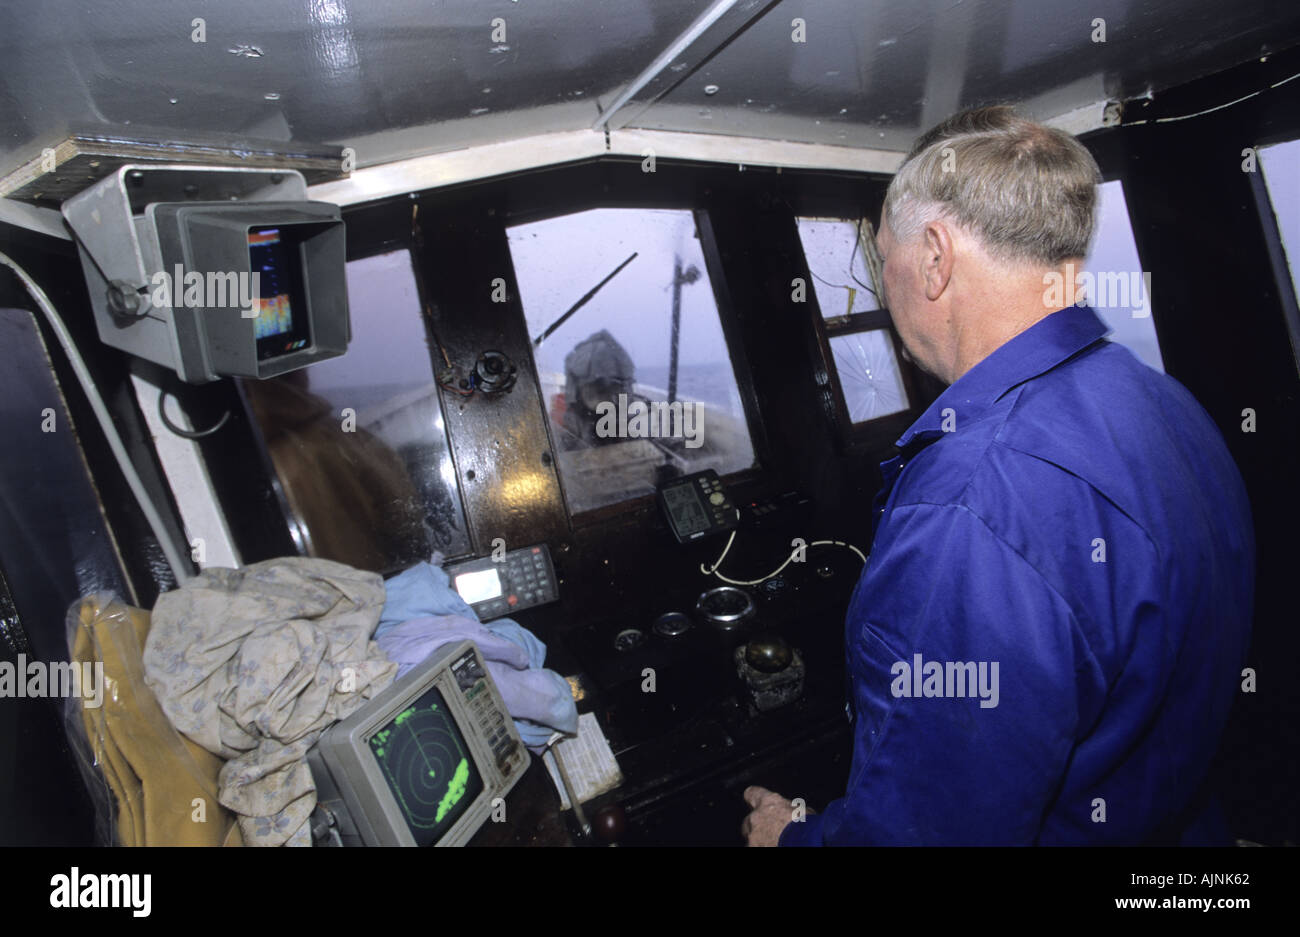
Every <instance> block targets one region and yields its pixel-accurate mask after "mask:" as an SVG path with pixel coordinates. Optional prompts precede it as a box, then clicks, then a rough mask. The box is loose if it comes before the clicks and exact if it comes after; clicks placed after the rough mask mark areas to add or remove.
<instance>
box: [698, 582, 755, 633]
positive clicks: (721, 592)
mask: <svg viewBox="0 0 1300 937" xmlns="http://www.w3.org/2000/svg"><path fill="white" fill-rule="evenodd" d="M695 610H696V611H697V612H699V613H700V615H701V616H702V617H703V618H704V620H705V621H707V622H708V623H709V624H711V625H713V626H714V627H717V628H721V629H723V630H724V631H729V630H730V629H732V628H739V627H740V626H741V625H742V624H744V623H745V622H746V621H748V620H749V619H750V618H752V617H753V615H754V600H753V599H751V598H750V597H749V593H748V592H745V591H743V590H741V589H737V588H736V587H735V586H719V587H718V588H716V589H710V590H709V591H708V592H705V593H704V594H703V595H701V596H700V598H699V601H698V602H696V603H695Z"/></svg>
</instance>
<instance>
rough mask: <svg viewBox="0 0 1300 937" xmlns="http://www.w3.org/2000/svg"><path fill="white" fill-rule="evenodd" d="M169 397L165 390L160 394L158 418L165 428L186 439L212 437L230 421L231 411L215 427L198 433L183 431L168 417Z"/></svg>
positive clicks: (224, 414)
mask: <svg viewBox="0 0 1300 937" xmlns="http://www.w3.org/2000/svg"><path fill="white" fill-rule="evenodd" d="M169 396H170V395H169V394H168V393H167V391H165V390H162V391H159V392H158V418H159V419H161V420H162V422H163V426H165V427H167V428H168V429H169V430H171V431H172V432H173V433H175V434H176V435H177V436H180V437H182V438H184V439H202V438H203V437H204V436H211V435H212V434H213V433H215V432H216V431H217V430H219V429H221V427H223V426H225V425H226V421H227V420H229V419H230V411H229V410H227V411H226V412H225V413H223V414H222V415H221V419H219V420H217V422H216V424H215V425H213V426H210V427H208V428H207V429H204V430H197V431H195V430H188V429H181V428H180V427H179V426H177V425H176V424H175V423H173V422H172V421H171V420H170V419H169V418H168V417H167V408H166V406H164V404H166V403H167V398H168V397H169ZM176 402H177V403H178V404H179V403H180V401H179V400H177V401H176Z"/></svg>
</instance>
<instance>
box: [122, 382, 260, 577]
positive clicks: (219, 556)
mask: <svg viewBox="0 0 1300 937" xmlns="http://www.w3.org/2000/svg"><path fill="white" fill-rule="evenodd" d="M131 383H132V384H133V385H134V387H135V399H136V401H137V402H138V403H139V404H140V412H141V413H142V414H143V415H144V419H145V423H147V424H148V426H149V432H150V434H151V435H152V436H153V444H154V451H156V452H157V453H158V461H159V463H161V465H162V468H163V473H164V474H165V475H166V476H167V484H168V487H170V488H171V490H172V496H173V497H174V498H175V499H176V507H177V509H179V510H180V512H181V523H182V524H183V525H184V528H185V537H186V539H187V540H188V541H189V543H190V548H191V549H193V545H194V542H195V540H198V539H202V541H203V554H204V556H203V561H202V562H201V563H199V564H198V565H199V568H200V569H207V568H208V567H210V566H229V567H234V568H238V567H239V566H241V565H243V564H241V563H240V561H239V553H238V551H237V550H236V549H235V542H234V538H232V537H231V536H230V528H229V527H227V526H226V519H225V517H224V516H223V515H222V513H221V511H220V509H219V508H218V507H217V496H216V493H215V492H214V491H213V489H212V481H211V479H209V478H208V469H207V465H206V464H205V463H204V461H203V455H202V454H201V453H200V451H199V444H198V443H197V442H195V441H194V440H192V439H185V438H184V437H182V436H177V435H176V434H175V433H173V432H172V431H171V430H169V429H168V428H167V427H165V426H163V424H162V421H161V420H160V419H158V390H159V389H158V387H157V386H156V385H155V384H154V383H153V382H152V381H149V380H147V379H145V378H143V377H141V376H140V375H138V374H132V375H131ZM168 410H169V411H170V412H169V413H168V416H170V417H171V421H172V422H173V423H175V424H176V425H177V426H180V427H182V428H183V429H188V430H193V429H194V427H193V426H191V425H190V421H189V418H188V417H187V416H185V415H184V414H180V413H179V408H178V407H177V406H176V401H175V400H172V401H171V407H169V408H168Z"/></svg>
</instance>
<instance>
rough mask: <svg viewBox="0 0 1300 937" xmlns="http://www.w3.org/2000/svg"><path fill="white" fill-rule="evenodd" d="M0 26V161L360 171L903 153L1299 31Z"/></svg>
mask: <svg viewBox="0 0 1300 937" xmlns="http://www.w3.org/2000/svg"><path fill="white" fill-rule="evenodd" d="M3 16H4V19H5V23H4V26H5V28H4V31H3V34H2V35H3V38H0V49H3V52H4V56H5V75H4V85H3V87H4V91H3V94H0V127H3V128H4V130H3V136H2V137H0V160H6V161H7V160H9V159H11V158H13V157H14V156H19V155H21V156H29V155H32V152H33V147H34V148H36V149H39V148H40V147H41V146H45V145H49V144H50V143H51V142H52V141H57V140H59V139H62V138H63V136H66V134H67V133H68V132H69V131H70V130H72V129H75V128H77V127H80V126H82V125H90V126H94V127H98V128H101V129H104V130H108V129H113V130H116V131H117V132H119V133H122V134H127V135H129V134H130V133H131V131H130V130H129V129H128V128H132V127H135V128H153V129H162V130H166V131H169V132H170V133H171V134H173V135H175V136H177V137H178V138H185V137H186V136H187V135H196V134H218V135H220V136H222V137H224V138H232V137H238V136H241V135H243V136H248V137H253V138H260V139H268V140H281V141H295V142H299V143H307V144H315V143H337V144H339V145H347V146H351V147H353V148H355V150H356V154H357V165H359V166H362V167H364V166H370V165H377V164H382V163H389V162H393V161H395V160H400V159H405V158H408V157H412V156H418V155H422V154H426V153H433V152H445V151H451V150H457V149H462V148H465V147H470V146H478V145H483V144H488V143H499V142H503V141H509V140H514V139H520V138H525V137H531V136H537V135H540V134H549V133H559V132H564V131H577V130H585V129H591V128H594V129H596V130H606V129H607V130H610V131H616V130H623V129H628V130H656V131H671V132H680V133H692V134H723V135H727V136H741V137H749V138H754V139H759V140H784V141H795V142H801V143H817V144H825V145H831V146H842V147H853V148H866V149H880V150H888V151H901V152H906V151H907V150H908V149H909V148H910V146H911V144H912V141H913V140H914V139H915V138H916V137H917V136H918V135H919V134H920V133H921V132H922V131H924V130H925V129H927V128H929V127H931V126H933V125H934V124H935V123H937V122H938V121H939V120H941V119H942V118H943V117H945V116H947V115H949V114H952V113H954V112H955V111H958V110H960V109H961V108H963V107H969V106H973V105H976V104H984V103H989V102H1005V101H1014V102H1016V103H1017V104H1018V105H1020V106H1021V107H1022V109H1023V111H1024V113H1025V115H1026V116H1029V117H1032V118H1034V119H1036V120H1048V119H1052V118H1059V117H1061V116H1062V115H1065V114H1068V113H1070V112H1072V111H1075V110H1077V109H1079V108H1087V107H1091V106H1093V105H1098V104H1104V103H1106V102H1121V103H1123V102H1130V101H1134V100H1146V99H1149V98H1150V97H1151V96H1153V95H1156V94H1159V93H1161V92H1163V91H1164V90H1165V89H1167V88H1170V87H1174V86H1177V85H1181V84H1185V83H1187V82H1189V81H1192V80H1194V79H1196V78H1199V77H1202V76H1205V75H1209V74H1212V73H1215V72H1219V71H1222V70H1224V69H1227V68H1230V67H1232V66H1234V65H1239V64H1241V63H1242V62H1246V61H1249V60H1251V59H1256V58H1259V57H1261V56H1267V55H1269V54H1270V53H1273V52H1277V51H1281V50H1282V49H1284V48H1285V47H1286V46H1287V45H1288V44H1290V43H1291V42H1292V41H1293V39H1294V36H1295V31H1296V29H1297V27H1298V26H1300V13H1298V12H1297V11H1296V9H1295V8H1294V6H1292V5H1290V4H1286V3H1277V2H1274V0H1242V2H1237V3H1232V4H1227V5H1225V4H1222V3H1216V2H1214V0H1098V2H1096V3H1094V4H1092V5H1090V6H1088V7H1087V8H1086V9H1084V8H1081V7H1079V6H1078V5H1077V4H1075V3H1071V2H1070V0H965V2H962V0H918V2H911V3H891V2H888V0H815V2H814V0H802V2H800V0H779V2H773V0H730V2H728V0H653V2H652V0H607V2H601V3H598V4H593V3H529V2H506V0H502V2H500V3H492V4H487V5H485V4H483V3H481V2H477V0H442V2H439V3H438V4H436V12H431V9H430V4H429V3H427V2H424V0H418V2H417V0H397V2H386V3H377V4H364V3H353V2H347V0H302V2H295V3H287V4H268V3H261V2H257V0H233V2H226V3H221V4H203V3H200V4H197V5H191V6H190V7H184V8H182V7H179V6H174V5H168V4H160V3H158V2H156V0H115V2H112V3H97V4H93V5H90V6H86V5H83V4H75V3H71V2H66V0H53V2H48V3H17V4H10V5H9V6H8V8H7V9H6V11H5V12H4V14H3ZM196 19H197V20H200V21H201V25H200V24H199V23H196V22H195V21H196ZM1102 39H1104V41H1099V40H1102Z"/></svg>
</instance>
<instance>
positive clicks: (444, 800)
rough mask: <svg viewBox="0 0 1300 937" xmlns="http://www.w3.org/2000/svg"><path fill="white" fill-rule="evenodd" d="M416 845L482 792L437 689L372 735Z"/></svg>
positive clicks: (428, 842)
mask: <svg viewBox="0 0 1300 937" xmlns="http://www.w3.org/2000/svg"><path fill="white" fill-rule="evenodd" d="M369 742H370V751H371V753H372V754H373V755H374V756H375V761H376V762H377V763H378V764H379V768H380V770H381V771H382V772H383V774H384V779H385V780H386V781H387V782H388V786H389V788H390V789H391V790H392V792H393V797H394V798H395V799H396V800H397V804H398V806H399V807H400V808H401V811H402V816H403V818H404V819H405V820H406V824H407V826H408V827H409V828H410V831H411V836H412V837H413V838H414V839H415V842H416V845H419V846H432V845H433V844H435V843H436V842H437V841H438V840H439V839H440V838H441V837H442V836H443V834H444V833H446V832H447V830H448V829H450V828H451V826H452V824H453V823H455V822H456V821H457V820H458V819H459V818H460V816H461V814H463V813H464V812H465V811H466V810H467V809H468V808H469V806H470V805H471V804H472V803H474V799H475V798H476V797H478V795H479V794H480V793H482V791H483V779H482V777H481V776H480V775H479V773H478V769H477V768H475V767H474V759H473V756H472V755H471V754H470V751H469V746H468V745H466V744H465V737H464V736H463V735H462V734H461V732H460V729H459V728H458V727H457V725H456V721H455V719H454V718H453V717H452V715H451V713H450V712H449V711H448V709H447V703H446V701H445V700H444V699H443V697H442V694H441V693H440V692H438V690H437V689H433V688H431V689H430V690H429V691H428V692H427V693H425V694H424V695H423V696H421V697H420V698H419V699H418V700H416V701H415V702H414V703H412V704H411V705H410V706H409V707H407V708H406V709H404V710H402V711H401V712H400V713H398V714H397V715H396V716H395V717H394V718H393V720H392V721H391V722H389V723H388V724H387V725H385V726H384V727H383V728H381V729H380V730H379V731H378V732H376V733H375V734H374V735H372V736H371V737H370V740H369Z"/></svg>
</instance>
